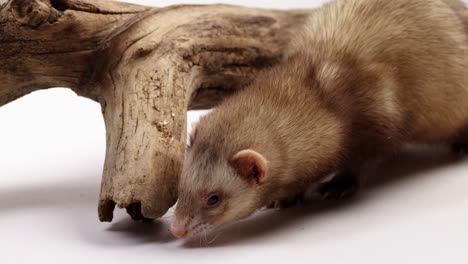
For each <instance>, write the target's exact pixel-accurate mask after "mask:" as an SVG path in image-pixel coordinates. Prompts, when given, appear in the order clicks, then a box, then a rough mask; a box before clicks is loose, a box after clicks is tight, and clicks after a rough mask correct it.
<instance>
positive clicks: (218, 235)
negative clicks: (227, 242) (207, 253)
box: [207, 231, 223, 244]
mask: <svg viewBox="0 0 468 264" xmlns="http://www.w3.org/2000/svg"><path fill="white" fill-rule="evenodd" d="M222 233H223V231H219V232H218V233H217V234H216V235H214V237H213V238H212V239H211V240H210V241H207V242H208V244H212V243H213V242H215V241H216V239H218V237H220V235H221V234H222Z"/></svg>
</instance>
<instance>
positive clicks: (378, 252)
mask: <svg viewBox="0 0 468 264" xmlns="http://www.w3.org/2000/svg"><path fill="white" fill-rule="evenodd" d="M131 2H135V3H140V4H147V5H158V6H164V5H169V4H176V3H180V2H179V1H143V0H140V1H131ZM215 2H224V3H231V4H241V5H248V6H257V7H274V8H300V7H315V6H318V5H319V3H321V2H324V1H306V0H304V1H300V0H295V1H292V0H289V1H196V0H195V1H185V3H215ZM197 115H198V113H192V114H191V118H190V121H191V122H192V121H194V120H196V118H197ZM0 124H1V125H0V263H5V264H10V263H194V262H195V263H216V264H219V263H254V262H256V263H282V264H284V263H294V262H300V263H303V262H305V263H392V264H394V263H468V160H467V159H455V158H454V157H453V156H452V155H450V154H448V153H446V152H444V151H438V150H435V149H423V150H419V151H417V152H416V153H415V152H408V153H406V154H402V156H401V157H400V158H397V159H395V160H390V161H387V162H386V165H385V166H383V167H381V168H379V169H378V170H377V171H376V172H375V173H376V174H377V176H379V178H382V179H384V180H379V181H377V182H375V183H372V184H369V185H370V186H369V187H368V188H367V189H365V191H364V192H363V193H362V195H361V196H359V199H356V200H355V201H353V202H349V203H343V204H324V205H317V206H312V205H311V206H306V207H303V208H296V209H291V210H286V211H268V212H262V213H259V214H257V215H256V216H254V217H252V218H250V219H247V220H245V221H242V222H240V223H237V224H235V225H233V226H231V227H228V228H227V229H225V230H223V232H222V233H220V234H219V236H218V237H217V239H216V240H215V241H214V242H212V243H210V244H207V243H205V242H203V239H200V240H195V241H183V240H176V239H173V238H172V237H171V235H170V233H169V231H168V220H169V219H170V214H168V216H166V217H164V218H163V219H162V220H160V221H156V222H154V223H146V224H143V223H134V222H132V221H130V220H129V219H128V217H127V216H126V214H125V213H124V212H123V211H121V210H120V211H119V210H116V217H115V219H114V222H113V223H111V224H109V223H100V222H99V221H98V219H97V212H96V211H97V210H96V205H97V197H98V192H99V186H100V176H101V172H102V165H103V159H104V153H105V130H104V123H103V120H102V117H101V112H100V109H99V105H98V104H97V103H94V102H92V101H90V100H87V99H84V98H79V97H77V96H76V95H75V94H74V93H72V92H71V91H70V90H67V89H51V90H47V91H41V92H35V93H33V94H31V95H28V96H26V97H24V98H22V99H20V100H17V101H15V102H13V103H10V104H8V105H6V106H4V107H2V108H0ZM212 239H213V237H212V236H209V237H208V238H207V240H208V241H210V240H212Z"/></svg>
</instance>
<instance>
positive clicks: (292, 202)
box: [267, 193, 304, 209]
mask: <svg viewBox="0 0 468 264" xmlns="http://www.w3.org/2000/svg"><path fill="white" fill-rule="evenodd" d="M303 199H304V195H303V194H302V193H300V194H298V195H296V196H294V197H292V198H290V199H285V200H280V201H272V202H271V204H270V205H269V206H268V207H267V208H269V209H273V208H274V209H286V208H291V207H294V206H296V205H299V204H301V203H302V202H303Z"/></svg>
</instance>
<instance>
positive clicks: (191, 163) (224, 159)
mask: <svg viewBox="0 0 468 264" xmlns="http://www.w3.org/2000/svg"><path fill="white" fill-rule="evenodd" d="M195 133H196V132H195ZM194 135H195V134H194ZM194 135H192V137H193V136H194ZM205 136H207V135H204V136H203V137H200V138H197V142H192V143H191V146H190V147H189V149H188V151H187V153H186V159H185V162H184V167H183V170H182V175H181V178H180V183H179V200H178V204H177V207H176V210H175V214H174V219H173V222H172V226H171V231H172V233H173V235H174V236H176V237H179V238H184V237H191V236H195V235H197V234H199V233H201V232H209V231H211V230H213V229H215V228H218V227H220V226H222V225H224V224H227V223H229V222H232V221H235V220H239V219H242V218H245V217H247V216H249V215H251V214H252V213H253V212H254V211H255V210H256V209H258V208H259V207H261V203H262V198H261V196H260V193H261V192H259V191H258V190H259V189H260V188H261V187H262V185H263V184H264V182H265V181H266V180H267V178H268V161H267V160H266V159H265V157H264V156H263V155H262V154H261V153H259V152H257V151H255V150H253V149H241V150H238V151H232V154H231V153H229V151H228V153H221V152H220V151H219V149H220V147H219V144H223V143H222V142H220V141H217V140H210V138H209V137H206V138H204V137H205ZM191 141H193V140H191ZM217 145H218V146H217Z"/></svg>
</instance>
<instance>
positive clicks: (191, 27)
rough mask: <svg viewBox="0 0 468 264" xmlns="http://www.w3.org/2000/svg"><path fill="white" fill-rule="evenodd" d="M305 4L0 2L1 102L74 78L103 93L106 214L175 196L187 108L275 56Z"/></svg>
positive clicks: (80, 87)
mask: <svg viewBox="0 0 468 264" xmlns="http://www.w3.org/2000/svg"><path fill="white" fill-rule="evenodd" d="M307 14H308V11H306V10H302V11H299V10H296V11H278V10H277V11H274V10H262V9H252V8H244V7H238V6H229V5H211V6H193V5H179V6H171V7H167V8H150V7H144V6H138V5H131V4H126V3H119V2H112V1H106V0H99V1H92V0H9V1H7V0H0V80H1V84H0V106H2V105H5V104H7V103H9V102H11V101H13V100H15V99H17V98H19V97H21V96H24V95H26V94H28V93H30V92H33V91H35V90H39V89H46V88H51V87H69V88H71V89H72V90H73V91H75V92H76V93H77V94H78V95H80V96H85V97H87V98H91V99H93V100H95V101H97V102H99V103H100V104H101V106H102V113H103V115H104V120H105V123H106V131H107V132H106V133H107V151H106V158H105V165H104V172H103V178H102V186H101V194H100V201H99V207H98V211H99V218H100V220H101V221H112V217H113V211H114V207H115V205H117V206H118V207H120V208H126V209H127V211H128V213H129V214H130V215H131V216H132V217H133V218H134V219H136V220H139V219H146V218H149V219H155V218H158V217H160V216H162V215H164V214H165V213H166V211H167V210H168V209H169V208H170V207H171V206H172V205H173V204H174V203H175V202H176V199H177V182H178V176H179V173H180V169H181V163H182V160H183V155H184V150H185V142H186V111H187V110H188V109H207V108H211V107H213V106H215V105H216V104H218V103H219V102H220V100H221V99H222V98H224V97H226V96H228V95H230V94H232V93H233V92H234V91H236V90H238V89H240V88H242V87H244V86H245V85H247V84H248V83H249V82H251V81H252V79H253V78H254V77H255V74H256V73H257V72H258V71H259V70H261V69H263V68H265V67H268V66H270V65H273V64H274V63H276V62H277V61H278V60H279V59H280V58H281V56H282V53H283V51H284V47H285V45H286V43H287V42H288V40H289V39H290V36H291V34H294V30H295V29H296V28H298V27H299V25H300V24H301V23H302V22H303V20H304V19H305V18H306V16H307Z"/></svg>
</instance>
